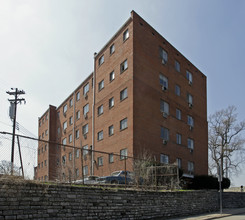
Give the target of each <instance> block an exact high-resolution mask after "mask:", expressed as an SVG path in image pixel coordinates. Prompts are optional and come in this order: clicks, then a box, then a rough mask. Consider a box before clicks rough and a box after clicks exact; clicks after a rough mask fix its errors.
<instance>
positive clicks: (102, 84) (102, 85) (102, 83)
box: [99, 80, 104, 91]
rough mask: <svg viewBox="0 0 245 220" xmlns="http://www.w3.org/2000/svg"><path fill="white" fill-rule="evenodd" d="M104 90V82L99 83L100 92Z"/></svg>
mask: <svg viewBox="0 0 245 220" xmlns="http://www.w3.org/2000/svg"><path fill="white" fill-rule="evenodd" d="M103 88H104V80H102V81H100V82H99V91H100V90H101V89H103Z"/></svg>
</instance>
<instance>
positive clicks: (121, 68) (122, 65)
mask: <svg viewBox="0 0 245 220" xmlns="http://www.w3.org/2000/svg"><path fill="white" fill-rule="evenodd" d="M127 69H128V60H127V59H126V60H124V61H123V62H122V63H121V64H120V73H123V72H124V71H126V70H127Z"/></svg>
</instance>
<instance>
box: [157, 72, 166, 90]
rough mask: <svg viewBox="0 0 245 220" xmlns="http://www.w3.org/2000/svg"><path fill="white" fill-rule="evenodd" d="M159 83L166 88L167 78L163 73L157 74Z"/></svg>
mask: <svg viewBox="0 0 245 220" xmlns="http://www.w3.org/2000/svg"><path fill="white" fill-rule="evenodd" d="M159 81H160V85H161V86H163V87H164V89H165V90H167V89H168V78H167V77H166V76H164V75H163V74H161V73H160V74H159Z"/></svg>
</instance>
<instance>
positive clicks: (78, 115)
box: [76, 111, 80, 120]
mask: <svg viewBox="0 0 245 220" xmlns="http://www.w3.org/2000/svg"><path fill="white" fill-rule="evenodd" d="M76 119H77V120H78V119H80V111H77V112H76Z"/></svg>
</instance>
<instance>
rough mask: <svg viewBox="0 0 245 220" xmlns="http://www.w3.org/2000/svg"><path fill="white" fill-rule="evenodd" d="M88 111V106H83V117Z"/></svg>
mask: <svg viewBox="0 0 245 220" xmlns="http://www.w3.org/2000/svg"><path fill="white" fill-rule="evenodd" d="M88 111H89V104H87V105H85V106H83V115H86V114H87V113H88Z"/></svg>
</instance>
